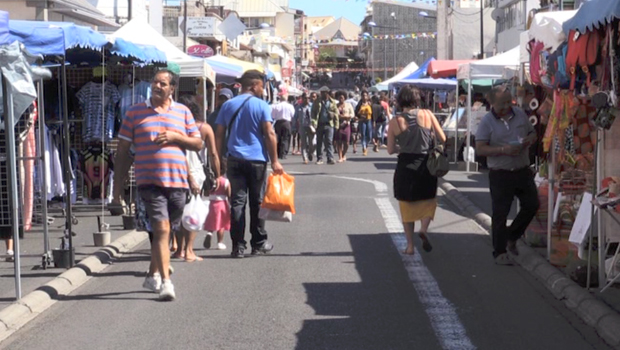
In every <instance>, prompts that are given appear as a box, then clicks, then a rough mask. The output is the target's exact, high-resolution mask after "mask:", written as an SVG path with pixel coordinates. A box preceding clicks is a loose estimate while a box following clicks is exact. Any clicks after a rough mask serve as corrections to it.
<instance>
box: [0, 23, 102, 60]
mask: <svg viewBox="0 0 620 350" xmlns="http://www.w3.org/2000/svg"><path fill="white" fill-rule="evenodd" d="M9 30H10V33H9V35H10V37H11V39H12V40H17V41H20V42H21V43H23V44H24V45H25V46H26V48H27V49H28V51H29V52H31V53H33V54H40V55H58V56H64V55H65V53H66V51H67V50H69V49H73V48H76V47H81V48H89V49H92V50H97V51H101V50H103V48H104V47H105V46H106V45H107V44H108V39H107V38H106V37H105V35H103V34H101V33H98V32H96V31H94V30H92V29H90V28H88V27H82V26H78V25H75V24H73V23H69V22H42V21H20V20H11V21H9Z"/></svg>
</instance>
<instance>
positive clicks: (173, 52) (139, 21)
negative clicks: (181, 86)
mask: <svg viewBox="0 0 620 350" xmlns="http://www.w3.org/2000/svg"><path fill="white" fill-rule="evenodd" d="M108 37H109V38H111V39H112V40H113V39H117V38H121V39H124V40H127V41H130V42H133V43H137V44H141V45H150V46H154V47H156V48H157V49H159V50H160V51H162V52H164V54H165V55H166V60H167V61H168V62H172V63H175V64H176V65H178V66H179V69H180V74H179V76H180V77H181V78H198V79H202V91H204V93H203V100H202V103H203V107H204V108H203V111H204V118H205V120H206V118H207V108H206V106H207V105H210V106H211V109H213V108H214V106H215V89H214V88H213V89H211V103H210V104H209V103H207V93H206V92H207V83H208V82H210V83H211V86H215V79H216V73H215V71H214V70H213V68H212V67H211V66H210V65H209V64H208V63H207V62H206V61H205V60H204V59H202V58H197V57H192V56H189V55H188V54H186V53H184V52H183V51H181V50H179V49H178V48H177V47H176V46H174V44H172V43H171V42H170V41H168V40H167V39H166V38H165V37H163V36H162V35H161V34H160V33H159V32H157V30H155V28H153V27H152V26H151V25H150V24H149V23H148V22H147V21H146V19H144V18H141V17H136V18H134V19H132V20H131V21H129V22H127V23H126V24H125V25H123V26H122V27H121V28H120V29H119V30H117V31H116V32H114V33H112V34H110V35H109V36H108Z"/></svg>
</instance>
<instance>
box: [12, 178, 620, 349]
mask: <svg viewBox="0 0 620 350" xmlns="http://www.w3.org/2000/svg"><path fill="white" fill-rule="evenodd" d="M439 187H440V188H441V189H442V190H443V192H444V193H445V195H446V198H448V200H449V201H450V202H452V204H454V205H455V206H456V207H458V208H459V209H460V210H462V211H464V212H465V213H466V215H467V216H468V217H469V218H471V219H473V220H474V221H475V222H476V223H478V225H480V226H481V227H482V228H483V229H485V230H486V231H487V233H490V232H491V217H490V216H489V215H488V214H486V213H484V212H483V211H482V209H480V208H479V207H478V206H477V205H476V204H474V203H473V202H472V201H471V200H470V199H469V198H467V196H465V195H464V194H462V193H461V192H460V191H459V190H458V188H456V187H454V186H453V185H452V184H450V183H449V182H448V181H446V180H444V179H439ZM518 246H519V257H518V259H517V262H518V263H519V265H521V267H523V268H524V269H525V270H526V271H528V272H529V273H530V274H532V275H533V276H534V277H536V278H537V279H538V280H540V281H542V282H543V284H544V285H545V287H546V288H547V289H548V290H549V291H551V293H552V294H553V295H554V296H555V297H556V298H557V299H558V300H562V301H564V303H565V304H566V306H567V307H568V308H569V309H571V310H572V311H573V312H575V313H576V314H577V315H578V316H579V317H580V318H581V319H582V320H583V321H584V322H585V323H587V324H588V325H590V326H592V327H594V328H595V329H596V332H597V333H598V334H599V336H601V337H602V338H603V339H604V340H605V341H606V342H607V343H608V344H609V345H611V346H613V347H616V348H620V314H618V312H617V311H615V310H614V309H612V308H611V307H609V306H608V305H607V304H605V303H604V302H602V301H601V300H599V299H598V298H596V297H595V296H593V295H592V294H590V292H588V291H587V290H585V289H584V288H582V287H581V286H579V285H578V284H577V283H575V282H574V281H573V280H571V279H570V278H568V277H566V275H565V274H564V273H562V272H560V271H559V270H558V269H557V268H556V267H554V266H553V265H551V264H550V263H549V262H548V261H547V260H546V259H545V258H543V257H542V256H540V255H539V254H538V253H536V252H535V251H534V250H533V249H532V248H530V247H529V246H528V245H526V244H524V243H523V242H518ZM0 320H1V319H0Z"/></svg>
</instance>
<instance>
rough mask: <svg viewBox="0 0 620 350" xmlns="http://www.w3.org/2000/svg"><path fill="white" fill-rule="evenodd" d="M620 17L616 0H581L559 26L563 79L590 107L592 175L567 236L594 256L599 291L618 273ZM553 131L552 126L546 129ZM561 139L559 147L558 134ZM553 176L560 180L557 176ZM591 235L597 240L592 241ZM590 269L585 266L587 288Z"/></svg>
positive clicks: (558, 130) (558, 129) (585, 253)
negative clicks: (563, 50)
mask: <svg viewBox="0 0 620 350" xmlns="http://www.w3.org/2000/svg"><path fill="white" fill-rule="evenodd" d="M619 18H620V1H618V0H603V1H602V0H592V1H588V2H584V3H583V4H582V6H581V7H580V8H579V10H578V11H577V13H576V14H575V15H574V16H573V17H572V18H570V19H568V20H566V21H565V22H564V23H563V25H562V28H563V31H564V34H565V35H566V38H567V44H566V46H567V49H566V52H567V53H566V55H565V62H566V67H567V68H566V72H565V73H566V74H565V76H566V80H567V82H566V83H567V85H568V86H569V90H571V93H572V92H573V91H574V95H575V96H576V97H572V96H571V98H577V99H579V100H581V101H583V100H586V97H584V94H585V96H587V102H585V103H582V104H585V105H586V106H588V107H589V108H590V111H591V113H590V114H589V115H588V118H589V120H590V121H591V123H590V127H591V130H592V132H593V136H594V139H593V140H592V142H593V144H594V145H593V146H594V147H593V148H594V149H593V153H594V157H592V158H593V159H592V162H591V163H593V164H592V165H591V167H592V168H593V176H591V177H592V180H591V183H588V184H587V186H586V189H585V191H584V194H583V198H584V199H583V200H582V201H581V203H579V205H575V208H576V210H578V212H577V214H576V215H575V220H574V225H573V230H572V231H571V235H570V241H571V242H572V243H573V244H575V245H576V246H577V249H578V251H579V253H580V258H582V259H584V258H586V259H587V260H588V267H590V264H591V262H592V259H591V257H592V256H594V255H598V281H599V287H600V286H603V285H604V287H603V288H602V289H601V292H603V291H604V290H605V289H606V288H607V287H609V285H611V284H612V283H614V282H616V281H617V280H618V276H620V267H619V264H618V262H619V261H620V259H619V252H620V249H615V250H612V249H610V246H611V245H612V244H616V243H618V242H620V234H619V231H620V230H618V226H619V225H620V220H619V218H620V217H619V216H618V215H619V212H620V207H619V206H618V205H617V203H615V200H614V198H616V197H617V196H618V191H617V187H618V183H620V178H618V177H617V176H618V174H620V156H619V154H620V153H619V152H618V151H619V150H620V145H619V144H618V143H617V141H616V140H617V139H618V138H620V127H618V123H614V120H615V119H616V116H618V115H620V113H619V110H618V87H619V85H620V81H619V77H618V73H617V72H618V52H619V51H618V50H619V49H620V47H619V44H618V38H619V36H620V35H619V32H618V24H619V20H618V19H619ZM569 101H570V100H569ZM555 102H556V101H555V99H554V103H555ZM577 116H579V115H577ZM552 117H553V115H552ZM560 120H562V119H560ZM563 126H564V125H562V123H559V126H558V127H556V128H555V134H556V135H557V134H560V135H561V132H562V127H563ZM553 131H554V130H553V129H552V130H550V133H553ZM545 136H547V134H545ZM559 142H560V148H561V149H562V140H561V138H560V139H559ZM591 153H592V152H591ZM557 159H558V163H561V162H562V161H563V158H562V157H561V154H560V156H559V157H558V158H557ZM558 175H561V174H558ZM557 178H558V180H559V181H561V180H562V179H561V176H558V177H557ZM557 205H558V204H556V206H557ZM559 205H561V203H559ZM582 213H583V215H580V214H582ZM595 238H596V239H597V241H598V242H597V243H598V244H594V239H595ZM590 271H591V269H590V268H588V281H587V285H588V287H589V286H590V282H591V276H590Z"/></svg>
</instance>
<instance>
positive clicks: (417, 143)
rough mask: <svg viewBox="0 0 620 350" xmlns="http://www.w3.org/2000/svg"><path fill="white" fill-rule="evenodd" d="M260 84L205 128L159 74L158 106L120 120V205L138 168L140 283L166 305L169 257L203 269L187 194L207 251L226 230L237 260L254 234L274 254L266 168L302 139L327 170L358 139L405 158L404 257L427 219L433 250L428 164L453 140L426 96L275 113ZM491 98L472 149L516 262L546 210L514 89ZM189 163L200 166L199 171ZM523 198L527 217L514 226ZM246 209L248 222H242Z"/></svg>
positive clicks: (224, 106)
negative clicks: (186, 220) (202, 207)
mask: <svg viewBox="0 0 620 350" xmlns="http://www.w3.org/2000/svg"><path fill="white" fill-rule="evenodd" d="M264 80H265V77H264V75H263V74H262V73H261V72H259V71H255V70H250V71H247V72H246V73H244V74H243V76H242V77H241V78H240V79H239V83H240V86H241V90H240V93H239V94H238V95H237V96H234V94H233V92H232V91H231V90H230V89H226V88H223V89H221V90H220V91H219V94H218V95H219V96H218V103H217V106H216V108H215V111H214V112H213V113H212V114H210V115H209V116H208V117H207V118H206V120H205V118H204V114H203V112H202V110H201V107H200V106H199V104H198V103H196V102H195V100H194V98H193V97H192V96H181V97H180V98H179V102H176V101H175V100H174V99H173V96H175V92H176V91H175V90H176V86H177V84H178V82H177V76H176V75H175V74H174V73H173V72H171V71H169V70H166V69H164V70H160V71H158V72H157V73H156V74H155V76H154V78H153V81H152V84H151V89H152V96H151V98H150V99H148V100H146V101H145V102H143V103H140V104H137V105H134V106H132V107H131V108H130V109H129V111H128V112H127V114H126V115H125V117H124V119H123V122H122V125H121V129H120V132H119V144H118V151H117V155H116V160H115V167H116V168H115V174H114V188H113V197H114V200H113V203H115V204H119V203H121V202H122V197H123V188H124V182H125V180H126V177H127V175H128V172H129V168H130V166H131V165H132V164H133V165H134V167H135V175H136V184H137V188H138V190H137V192H138V196H137V199H136V210H135V213H136V226H137V228H138V229H139V230H144V231H147V232H148V233H149V237H150V240H151V263H150V267H149V270H148V273H147V276H146V278H145V281H144V283H143V286H144V287H145V288H147V289H149V290H152V291H154V292H157V293H159V299H160V300H165V301H169V300H174V299H175V298H176V293H175V289H174V286H173V284H172V281H171V279H170V275H171V273H172V268H171V266H170V257H171V248H172V257H173V258H178V259H184V260H185V261H187V262H193V261H200V260H202V258H201V257H199V256H197V255H196V253H195V252H194V250H193V246H194V240H195V239H196V234H197V232H195V231H190V230H187V229H186V228H184V227H183V226H182V225H180V219H181V215H182V213H183V209H184V207H185V205H186V203H187V202H188V198H189V197H190V194H191V195H198V194H203V195H207V196H208V199H209V214H208V215H207V218H206V220H205V223H204V226H203V227H202V229H203V230H204V231H207V235H206V237H205V240H204V242H203V246H204V247H205V248H207V249H209V248H211V246H212V244H211V240H212V237H213V234H216V235H217V245H216V248H217V249H219V250H224V249H226V248H227V247H226V245H225V244H224V234H225V232H226V231H229V232H230V238H231V242H232V247H231V256H232V257H233V258H243V257H244V256H245V254H246V250H247V248H248V242H247V241H246V240H245V231H246V226H249V231H250V234H251V239H250V242H249V245H250V247H251V254H252V255H260V254H266V253H269V252H270V251H271V250H272V249H273V244H272V243H271V242H269V241H268V239H267V238H268V235H267V230H266V228H265V221H264V220H262V219H261V218H260V217H259V209H260V205H261V203H262V200H263V192H264V186H265V183H266V178H267V172H268V166H269V165H270V166H271V170H272V171H273V173H275V174H282V173H283V172H284V169H283V167H282V165H281V164H280V162H279V160H280V159H286V156H287V154H288V153H289V149H290V144H291V142H292V141H291V140H292V139H294V138H295V137H297V138H298V140H299V141H298V144H297V145H296V147H295V146H294V148H293V150H294V151H295V150H297V151H299V154H301V157H302V160H303V163H304V164H308V163H309V162H310V161H313V159H314V157H315V156H316V163H317V164H323V159H324V158H323V155H324V154H325V157H326V159H327V164H335V163H336V159H335V157H336V156H337V157H338V159H337V161H338V162H340V163H342V162H345V161H346V159H347V152H348V148H349V145H352V146H353V152H354V153H355V152H356V151H355V147H356V141H357V140H358V138H359V140H360V141H361V145H362V153H363V155H364V156H366V155H367V154H368V148H369V147H370V146H371V145H372V146H373V151H374V152H379V149H380V148H382V147H386V148H387V151H388V153H389V154H395V153H398V162H397V166H396V171H395V173H394V183H393V187H394V197H395V198H396V199H397V200H398V201H399V206H400V212H401V217H402V222H403V226H404V231H405V236H406V240H407V245H406V248H405V250H404V252H403V253H404V254H414V251H415V249H414V238H415V222H417V221H420V222H421V225H420V230H419V232H418V237H419V238H420V240H421V241H422V248H423V249H424V250H425V251H427V252H430V251H431V250H432V245H431V242H430V239H429V236H428V229H429V226H430V223H431V221H432V220H433V218H434V215H435V211H436V208H437V200H436V192H437V177H436V176H433V175H431V174H430V172H429V170H428V167H427V162H428V159H429V154H430V152H431V150H432V149H433V148H434V147H435V145H436V143H437V142H440V143H442V142H445V139H446V137H445V135H444V133H443V131H442V128H441V126H440V124H439V122H438V120H437V118H436V117H435V116H434V114H433V113H432V112H431V111H429V110H427V109H423V108H422V104H421V99H420V92H419V90H417V89H416V88H412V87H409V86H405V87H402V88H401V89H400V91H399V93H398V95H397V97H396V101H395V105H397V106H398V112H395V110H396V109H397V108H395V107H394V106H391V105H390V103H389V98H388V96H387V94H383V93H382V94H380V95H375V96H370V94H369V93H368V92H367V91H362V92H361V98H360V100H359V101H358V100H357V99H356V98H355V96H354V95H352V94H347V93H346V92H344V91H338V92H332V91H330V89H329V88H327V87H323V88H321V89H320V90H319V93H320V96H318V95H317V93H316V92H311V93H309V94H308V93H304V94H303V95H301V96H300V98H299V99H296V98H295V97H293V96H288V94H287V93H286V91H281V92H280V93H279V94H278V102H277V103H276V104H274V105H271V106H270V105H269V104H268V103H267V102H266V101H265V100H264V99H263V92H264V86H263V84H264ZM488 99H489V101H490V102H491V104H492V106H493V108H492V110H491V112H490V113H489V114H488V115H486V116H485V117H484V119H483V120H482V122H481V123H480V127H479V129H478V134H477V135H476V136H477V142H476V146H477V149H478V152H479V153H480V154H482V155H486V156H488V157H489V160H488V163H489V167H490V173H489V177H490V187H491V196H492V203H493V246H494V252H493V255H494V257H495V261H496V263H498V264H503V265H508V264H510V263H511V259H510V258H509V257H508V253H510V254H512V255H518V250H517V248H516V241H517V240H518V239H519V238H520V237H521V236H522V235H523V232H524V230H525V227H527V225H528V224H529V222H530V221H531V219H532V217H533V216H534V214H535V213H536V210H537V209H538V202H537V194H536V188H535V185H534V184H533V180H532V174H531V172H530V171H529V159H528V156H527V150H528V148H529V146H530V145H531V144H532V143H533V142H534V141H535V140H536V134H535V132H534V130H533V128H532V127H531V125H530V124H529V122H528V120H527V117H526V116H525V115H524V114H523V111H521V110H520V109H518V108H516V107H513V106H512V103H511V102H512V96H511V95H510V93H509V92H508V91H507V90H505V89H504V90H502V89H497V88H496V89H493V90H492V92H491V93H490V95H489V97H488ZM214 130H215V131H214ZM386 134H387V140H386V139H385V135H386ZM506 140H509V141H510V142H509V143H508V144H506ZM295 153H296V152H293V154H295ZM192 159H198V161H199V163H200V164H199V165H198V167H196V166H195V164H193V162H194V163H195V162H196V161H195V160H194V161H192ZM205 162H206V164H209V167H210V168H211V169H212V170H213V172H214V175H215V177H216V180H215V185H214V186H213V187H211V188H207V187H206V186H205V184H206V183H207V181H205V178H206V177H205V173H204V169H203V165H204V164H203V163H205ZM196 169H199V171H198V172H197V171H196ZM507 178H510V181H505V180H506V179H507ZM515 196H516V197H518V198H519V200H520V203H521V210H520V212H519V214H518V215H517V218H516V219H515V220H514V222H513V223H512V225H511V226H510V227H507V226H506V217H507V215H508V211H509V209H510V206H511V204H512V201H513V199H514V197H515ZM248 203H249V217H250V222H249V225H246V206H247V204H248Z"/></svg>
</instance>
